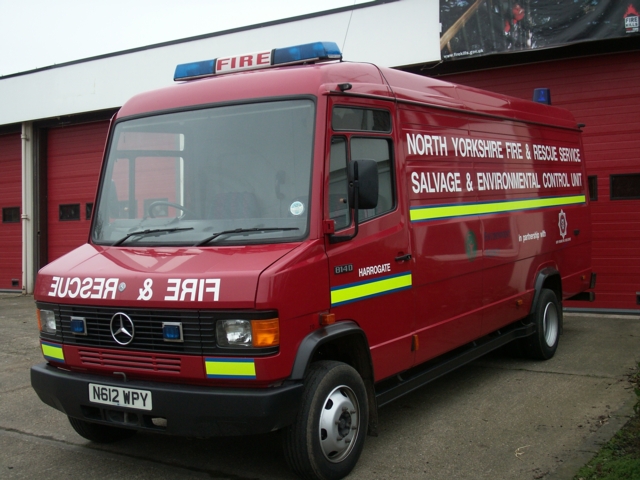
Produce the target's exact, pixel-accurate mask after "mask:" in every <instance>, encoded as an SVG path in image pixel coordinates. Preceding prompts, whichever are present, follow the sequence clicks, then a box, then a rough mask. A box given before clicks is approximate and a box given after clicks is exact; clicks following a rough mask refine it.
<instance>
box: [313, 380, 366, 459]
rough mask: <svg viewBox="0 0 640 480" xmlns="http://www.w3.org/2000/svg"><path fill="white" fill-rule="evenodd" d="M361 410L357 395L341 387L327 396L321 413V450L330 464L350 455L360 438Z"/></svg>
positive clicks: (343, 386)
mask: <svg viewBox="0 0 640 480" xmlns="http://www.w3.org/2000/svg"><path fill="white" fill-rule="evenodd" d="M359 414H360V409H359V405H358V399H357V398H356V395H355V393H354V392H353V390H351V389H350V388H349V387H347V386H345V385H341V386H339V387H336V388H335V389H333V391H332V392H331V393H330V394H329V395H328V396H327V398H326V400H325V401H324V405H323V407H322V412H321V413H320V432H319V434H320V448H321V449H322V453H323V454H324V456H325V457H326V458H327V460H329V461H330V462H334V463H337V462H340V461H342V460H343V459H344V458H345V457H347V456H348V455H349V453H350V452H351V450H352V449H353V447H354V445H355V441H356V438H357V437H358V433H359V432H358V425H359V418H358V416H359Z"/></svg>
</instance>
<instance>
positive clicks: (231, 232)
mask: <svg viewBox="0 0 640 480" xmlns="http://www.w3.org/2000/svg"><path fill="white" fill-rule="evenodd" d="M288 230H300V229H299V228H297V227H288V228H260V227H256V228H236V229H235V230H224V231H222V232H218V233H214V234H212V235H209V236H208V237H207V238H205V239H204V240H202V241H200V242H198V243H196V244H195V245H194V246H196V247H202V246H203V245H206V244H207V243H209V242H210V241H211V240H213V239H215V238H218V237H219V236H221V235H238V234H243V233H257V232H286V231H288Z"/></svg>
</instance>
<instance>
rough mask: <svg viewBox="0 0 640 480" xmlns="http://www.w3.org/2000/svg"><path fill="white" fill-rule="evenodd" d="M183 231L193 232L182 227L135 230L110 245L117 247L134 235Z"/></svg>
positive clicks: (190, 228)
mask: <svg viewBox="0 0 640 480" xmlns="http://www.w3.org/2000/svg"><path fill="white" fill-rule="evenodd" d="M183 230H193V227H183V228H148V229H146V230H137V231H135V232H129V233H127V234H126V235H125V236H124V237H122V238H121V239H120V240H118V241H117V242H115V243H114V244H112V245H111V246H112V247H117V246H118V245H122V244H123V243H124V242H125V241H126V240H127V239H128V238H130V237H133V236H136V235H151V234H153V233H173V232H180V231H183Z"/></svg>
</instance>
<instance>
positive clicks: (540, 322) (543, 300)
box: [524, 288, 562, 360]
mask: <svg viewBox="0 0 640 480" xmlns="http://www.w3.org/2000/svg"><path fill="white" fill-rule="evenodd" d="M533 320H534V323H535V324H536V333H534V334H533V335H531V336H530V337H528V338H525V339H524V347H525V348H524V349H525V352H526V354H527V356H529V357H530V358H534V359H536V360H548V359H550V358H551V357H553V356H554V355H555V353H556V350H557V349H558V341H559V340H560V327H561V325H562V307H561V306H560V302H559V301H558V298H557V297H556V294H555V293H554V291H553V290H549V289H548V288H543V289H542V290H541V291H540V299H539V301H538V305H537V306H536V310H535V312H534V319H533Z"/></svg>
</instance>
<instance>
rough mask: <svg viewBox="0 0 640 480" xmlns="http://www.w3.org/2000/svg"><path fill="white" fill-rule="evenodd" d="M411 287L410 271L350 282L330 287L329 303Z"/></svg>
mask: <svg viewBox="0 0 640 480" xmlns="http://www.w3.org/2000/svg"><path fill="white" fill-rule="evenodd" d="M410 287H411V272H408V273H401V274H398V275H391V276H388V277H383V278H377V279H374V280H366V281H364V282H358V283H351V284H349V285H342V286H339V287H334V288H332V289H331V305H332V306H336V305H341V304H343V303H348V302H354V301H356V300H363V299H365V298H370V297H375V296H378V295H384V294H387V293H392V292H396V291H398V290H403V289H405V288H410Z"/></svg>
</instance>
